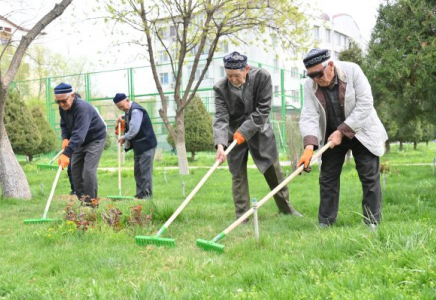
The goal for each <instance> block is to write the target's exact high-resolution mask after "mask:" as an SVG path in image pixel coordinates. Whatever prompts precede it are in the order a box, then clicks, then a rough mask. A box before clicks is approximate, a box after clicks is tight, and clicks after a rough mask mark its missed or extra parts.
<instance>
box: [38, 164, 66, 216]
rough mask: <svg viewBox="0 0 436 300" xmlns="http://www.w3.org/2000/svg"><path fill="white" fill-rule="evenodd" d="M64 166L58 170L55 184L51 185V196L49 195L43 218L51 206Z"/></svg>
mask: <svg viewBox="0 0 436 300" xmlns="http://www.w3.org/2000/svg"><path fill="white" fill-rule="evenodd" d="M61 172H62V167H59V168H58V172H57V173H56V177H55V180H54V182H53V186H52V187H51V191H50V196H48V200H47V204H46V206H45V209H44V214H43V215H42V218H43V219H45V218H46V217H47V213H48V209H49V208H50V204H51V200H52V199H53V195H54V192H55V189H56V186H57V185H58V180H59V176H60V175H61Z"/></svg>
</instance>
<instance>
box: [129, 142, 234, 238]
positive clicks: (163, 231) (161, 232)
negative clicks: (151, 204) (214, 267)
mask: <svg viewBox="0 0 436 300" xmlns="http://www.w3.org/2000/svg"><path fill="white" fill-rule="evenodd" d="M236 143H237V141H236V140H234V141H233V142H232V143H231V144H230V146H229V147H228V148H227V149H226V151H225V155H228V154H229V153H230V151H232V149H233V148H234V147H235V146H236ZM219 164H220V162H219V161H218V160H217V161H216V162H215V163H214V165H213V166H212V168H210V170H209V171H208V172H207V173H206V175H204V176H203V178H202V179H201V180H200V182H199V183H198V184H197V186H196V187H195V188H194V189H193V190H192V192H191V193H190V194H189V195H188V197H187V198H186V199H185V201H183V202H182V204H181V205H180V206H179V208H177V210H176V211H175V212H174V213H173V215H172V216H171V217H170V218H169V219H168V221H166V223H165V224H164V225H163V226H162V227H161V228H160V229H159V231H158V232H157V233H156V235H154V236H142V235H138V236H136V237H135V239H136V243H137V244H138V245H141V246H142V245H157V246H168V247H175V246H176V243H175V241H174V239H171V238H162V237H161V235H163V234H164V233H165V231H166V230H167V229H168V227H169V226H170V225H171V223H172V222H173V221H174V220H175V219H176V218H177V216H178V215H179V214H180V213H181V212H182V210H183V209H184V208H185V207H186V205H188V203H189V201H191V199H192V198H193V197H194V195H195V194H196V193H197V192H198V190H200V188H201V187H202V186H203V184H204V183H205V182H206V180H207V179H208V178H209V177H210V176H211V175H212V173H213V172H214V171H215V170H216V168H217V167H218V166H219Z"/></svg>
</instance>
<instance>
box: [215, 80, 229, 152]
mask: <svg viewBox="0 0 436 300" xmlns="http://www.w3.org/2000/svg"><path fill="white" fill-rule="evenodd" d="M214 90H215V117H214V120H213V137H214V141H215V147H216V148H217V146H218V145H223V146H224V147H227V144H228V142H229V118H230V117H229V111H228V109H227V105H226V102H225V101H224V97H223V95H222V94H221V92H220V91H219V90H218V89H217V88H215V87H214Z"/></svg>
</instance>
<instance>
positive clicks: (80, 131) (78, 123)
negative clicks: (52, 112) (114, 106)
mask: <svg viewBox="0 0 436 300" xmlns="http://www.w3.org/2000/svg"><path fill="white" fill-rule="evenodd" d="M91 109H94V108H92V107H91ZM91 117H92V115H91V111H89V110H88V108H87V107H86V106H79V107H78V108H77V112H76V113H75V122H74V123H75V126H74V129H73V132H72V133H71V137H70V143H69V144H68V146H67V147H66V148H65V150H64V154H65V155H66V156H68V157H71V155H72V154H73V152H74V151H75V150H77V149H78V148H79V147H80V146H81V145H82V143H83V141H84V140H85V138H86V135H87V134H88V130H89V126H90V125H91Z"/></svg>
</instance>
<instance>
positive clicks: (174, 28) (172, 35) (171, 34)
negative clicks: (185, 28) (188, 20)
mask: <svg viewBox="0 0 436 300" xmlns="http://www.w3.org/2000/svg"><path fill="white" fill-rule="evenodd" d="M176 35H177V30H176V26H174V25H171V26H170V37H175V36H176Z"/></svg>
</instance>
